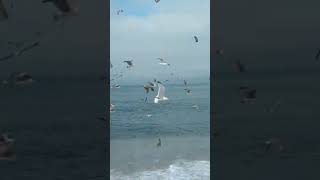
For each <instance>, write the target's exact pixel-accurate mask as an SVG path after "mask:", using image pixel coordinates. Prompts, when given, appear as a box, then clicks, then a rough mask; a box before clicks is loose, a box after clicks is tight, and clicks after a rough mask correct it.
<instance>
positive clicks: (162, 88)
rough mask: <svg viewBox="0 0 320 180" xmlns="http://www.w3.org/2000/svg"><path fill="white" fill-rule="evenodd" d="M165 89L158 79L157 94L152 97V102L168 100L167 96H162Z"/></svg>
mask: <svg viewBox="0 0 320 180" xmlns="http://www.w3.org/2000/svg"><path fill="white" fill-rule="evenodd" d="M165 90H166V88H165V87H164V86H163V85H162V84H161V83H160V82H159V81H158V95H157V96H156V97H155V98H154V103H159V101H166V100H168V98H167V97H165V96H164V93H165Z"/></svg>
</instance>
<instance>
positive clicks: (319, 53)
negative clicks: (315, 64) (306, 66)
mask: <svg viewBox="0 0 320 180" xmlns="http://www.w3.org/2000/svg"><path fill="white" fill-rule="evenodd" d="M319 57H320V49H319V50H318V52H317V54H316V57H315V59H316V60H317V61H318V60H319Z"/></svg>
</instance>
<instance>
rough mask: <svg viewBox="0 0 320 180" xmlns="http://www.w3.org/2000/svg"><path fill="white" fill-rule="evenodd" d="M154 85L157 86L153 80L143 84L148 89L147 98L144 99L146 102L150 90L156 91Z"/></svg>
mask: <svg viewBox="0 0 320 180" xmlns="http://www.w3.org/2000/svg"><path fill="white" fill-rule="evenodd" d="M154 87H156V86H155V85H154V84H153V83H152V82H148V84H147V85H144V86H143V88H144V90H145V91H146V95H147V96H146V98H145V100H144V102H147V98H148V93H149V91H150V90H151V91H153V92H154Z"/></svg>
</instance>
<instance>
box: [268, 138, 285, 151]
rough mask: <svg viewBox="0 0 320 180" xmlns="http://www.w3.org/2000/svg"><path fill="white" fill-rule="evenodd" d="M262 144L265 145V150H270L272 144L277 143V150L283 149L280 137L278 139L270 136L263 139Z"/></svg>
mask: <svg viewBox="0 0 320 180" xmlns="http://www.w3.org/2000/svg"><path fill="white" fill-rule="evenodd" d="M264 144H265V146H266V147H265V151H266V152H267V151H269V150H270V148H271V146H272V145H278V146H279V151H280V152H281V151H283V145H282V143H281V141H280V139H278V138H271V139H269V140H267V141H265V142H264Z"/></svg>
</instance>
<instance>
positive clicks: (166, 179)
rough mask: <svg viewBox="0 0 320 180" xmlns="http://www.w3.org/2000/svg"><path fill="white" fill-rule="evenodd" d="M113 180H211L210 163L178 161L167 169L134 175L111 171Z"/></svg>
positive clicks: (146, 171)
mask: <svg viewBox="0 0 320 180" xmlns="http://www.w3.org/2000/svg"><path fill="white" fill-rule="evenodd" d="M110 179H111V180H132V179H137V180H207V179H210V162H209V161H185V160H178V161H176V162H175V163H173V164H171V165H170V166H169V167H168V168H165V169H155V170H145V171H141V172H135V173H132V174H129V175H128V174H123V173H121V172H119V171H116V170H111V171H110Z"/></svg>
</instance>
